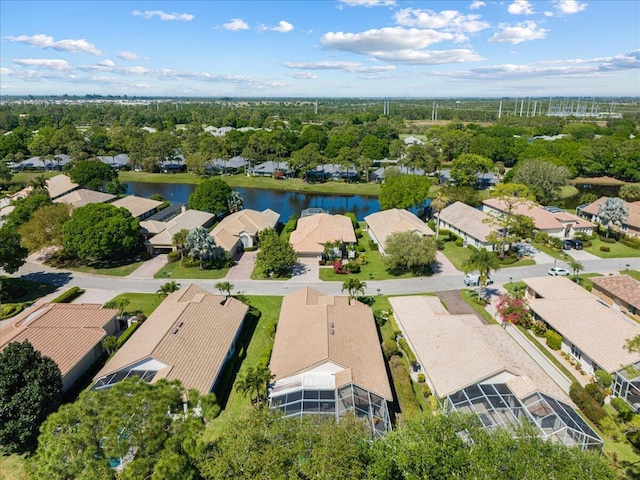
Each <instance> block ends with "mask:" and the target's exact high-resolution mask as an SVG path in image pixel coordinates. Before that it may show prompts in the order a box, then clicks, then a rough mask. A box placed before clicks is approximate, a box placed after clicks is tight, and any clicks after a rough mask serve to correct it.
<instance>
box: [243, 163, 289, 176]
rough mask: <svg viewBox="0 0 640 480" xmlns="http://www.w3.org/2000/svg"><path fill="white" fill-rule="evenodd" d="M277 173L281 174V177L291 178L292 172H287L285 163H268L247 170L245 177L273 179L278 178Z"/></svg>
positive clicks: (287, 167) (287, 165)
mask: <svg viewBox="0 0 640 480" xmlns="http://www.w3.org/2000/svg"><path fill="white" fill-rule="evenodd" d="M277 172H281V174H282V176H283V177H287V178H288V177H291V176H292V175H293V172H292V171H291V170H289V164H288V163H287V162H284V161H283V162H272V161H271V160H269V161H268V162H264V163H260V164H259V165H256V166H255V167H252V168H249V169H248V170H247V175H249V176H253V177H273V176H278V173H277Z"/></svg>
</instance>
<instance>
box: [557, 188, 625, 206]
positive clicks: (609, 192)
mask: <svg viewBox="0 0 640 480" xmlns="http://www.w3.org/2000/svg"><path fill="white" fill-rule="evenodd" d="M576 188H577V189H578V193H577V194H576V195H574V196H573V197H570V198H567V199H565V200H564V202H563V203H564V205H563V206H564V208H576V207H577V206H578V205H580V204H581V203H582V202H580V197H581V196H582V195H584V194H585V193H592V194H594V195H595V196H596V197H598V198H600V197H602V196H603V195H604V196H607V197H617V196H618V192H619V191H620V186H619V185H590V184H588V183H579V184H576Z"/></svg>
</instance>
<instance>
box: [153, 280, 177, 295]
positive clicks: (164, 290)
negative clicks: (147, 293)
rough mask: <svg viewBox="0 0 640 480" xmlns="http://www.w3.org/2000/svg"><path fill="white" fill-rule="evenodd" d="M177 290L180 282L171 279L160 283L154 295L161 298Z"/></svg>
mask: <svg viewBox="0 0 640 480" xmlns="http://www.w3.org/2000/svg"><path fill="white" fill-rule="evenodd" d="M178 290H180V284H179V283H177V282H176V281H175V280H172V281H170V282H167V283H165V284H164V285H162V286H161V287H160V288H159V289H158V291H156V295H159V296H161V297H162V298H166V297H167V296H168V295H169V294H170V293H173V292H176V291H178Z"/></svg>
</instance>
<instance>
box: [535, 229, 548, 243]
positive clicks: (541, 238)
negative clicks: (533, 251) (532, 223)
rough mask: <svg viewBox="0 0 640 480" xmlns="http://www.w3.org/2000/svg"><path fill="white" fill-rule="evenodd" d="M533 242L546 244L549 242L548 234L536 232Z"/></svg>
mask: <svg viewBox="0 0 640 480" xmlns="http://www.w3.org/2000/svg"><path fill="white" fill-rule="evenodd" d="M535 241H536V242H538V243H547V242H548V241H549V234H548V233H545V232H537V233H536V236H535Z"/></svg>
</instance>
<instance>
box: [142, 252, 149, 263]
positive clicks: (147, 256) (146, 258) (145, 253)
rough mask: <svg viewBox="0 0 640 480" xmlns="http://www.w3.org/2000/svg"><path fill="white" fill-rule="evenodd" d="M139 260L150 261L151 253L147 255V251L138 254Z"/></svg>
mask: <svg viewBox="0 0 640 480" xmlns="http://www.w3.org/2000/svg"><path fill="white" fill-rule="evenodd" d="M140 258H141V259H142V260H144V261H145V262H146V261H147V260H151V253H149V251H148V250H143V251H142V252H140Z"/></svg>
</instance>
